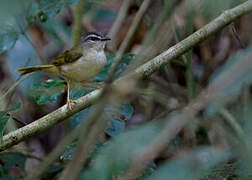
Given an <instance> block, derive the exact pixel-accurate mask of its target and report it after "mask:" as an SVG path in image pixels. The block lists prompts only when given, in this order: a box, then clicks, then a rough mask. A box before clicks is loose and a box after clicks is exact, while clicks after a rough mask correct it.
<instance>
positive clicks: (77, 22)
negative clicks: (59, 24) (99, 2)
mask: <svg viewBox="0 0 252 180" xmlns="http://www.w3.org/2000/svg"><path fill="white" fill-rule="evenodd" d="M84 4H85V0H80V1H79V2H78V3H77V4H76V6H75V10H74V25H73V31H72V37H73V47H76V46H78V45H79V43H80V37H81V29H82V17H83V13H84Z"/></svg>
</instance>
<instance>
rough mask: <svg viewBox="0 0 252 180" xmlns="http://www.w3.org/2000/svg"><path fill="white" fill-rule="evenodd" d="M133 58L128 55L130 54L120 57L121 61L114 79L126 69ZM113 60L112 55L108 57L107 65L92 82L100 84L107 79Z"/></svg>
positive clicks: (131, 55)
mask: <svg viewBox="0 0 252 180" xmlns="http://www.w3.org/2000/svg"><path fill="white" fill-rule="evenodd" d="M134 57H135V55H133V54H130V53H128V54H125V55H124V56H123V57H122V61H121V63H120V64H119V66H118V68H117V71H116V73H115V79H116V78H118V77H119V76H120V75H121V74H122V73H123V72H124V71H125V69H126V68H127V66H128V65H129V63H130V62H131V60H132V59H133V58H134ZM114 58H115V56H114V55H109V56H108V57H107V64H106V65H105V67H104V68H103V70H102V71H101V72H100V73H99V74H98V75H97V76H95V77H94V81H98V82H101V81H105V80H106V79H107V78H108V73H109V69H110V67H111V65H112V63H113V61H114Z"/></svg>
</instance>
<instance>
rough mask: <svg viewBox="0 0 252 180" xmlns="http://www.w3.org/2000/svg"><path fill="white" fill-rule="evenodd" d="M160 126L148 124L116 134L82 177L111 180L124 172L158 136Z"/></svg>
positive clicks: (87, 179)
mask: <svg viewBox="0 0 252 180" xmlns="http://www.w3.org/2000/svg"><path fill="white" fill-rule="evenodd" d="M160 128H162V127H160V126H157V125H156V124H154V123H149V124H146V125H144V126H142V127H139V128H135V129H134V130H131V131H128V132H125V133H121V134H120V135H118V136H115V137H114V138H113V139H112V141H111V142H110V143H107V144H106V145H105V146H104V147H103V148H102V149H101V150H100V151H99V152H98V153H97V155H96V156H95V157H94V159H93V161H92V164H91V166H90V169H89V170H87V171H85V172H84V173H82V174H81V178H82V179H85V180H89V179H101V180H110V179H113V178H114V177H116V176H118V175H120V174H121V173H122V172H124V171H125V170H126V169H127V168H128V167H129V166H130V164H131V160H132V159H135V158H136V157H137V156H138V155H139V154H138V152H140V150H142V149H144V148H146V146H147V145H148V144H149V143H150V142H151V141H152V140H153V139H154V138H155V137H156V135H157V134H158V133H159V131H160Z"/></svg>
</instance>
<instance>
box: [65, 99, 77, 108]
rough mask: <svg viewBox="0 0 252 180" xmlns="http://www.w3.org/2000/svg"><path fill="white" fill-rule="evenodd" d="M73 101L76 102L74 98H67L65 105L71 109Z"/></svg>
mask: <svg viewBox="0 0 252 180" xmlns="http://www.w3.org/2000/svg"><path fill="white" fill-rule="evenodd" d="M75 103H76V101H75V100H72V99H69V100H67V107H68V108H69V109H70V110H72V109H73V107H72V104H75Z"/></svg>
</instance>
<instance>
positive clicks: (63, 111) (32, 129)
mask: <svg viewBox="0 0 252 180" xmlns="http://www.w3.org/2000/svg"><path fill="white" fill-rule="evenodd" d="M251 11H252V1H251V0H249V1H246V2H244V3H242V4H241V5H239V6H237V7H235V8H233V9H230V10H227V11H225V12H223V13H222V14H221V15H220V16H219V17H217V18H216V19H214V20H213V21H212V22H210V23H209V24H207V25H206V26H204V27H203V28H201V29H199V30H198V31H196V32H195V33H193V34H192V35H190V36H189V37H187V38H186V39H184V40H183V41H181V42H179V43H177V44H176V45H175V46H172V47H171V48H169V49H168V50H167V51H165V52H163V53H161V54H160V55H158V56H157V57H155V58H153V59H152V60H150V61H149V62H147V63H145V64H144V65H142V66H140V67H139V68H137V69H136V70H134V71H133V72H132V73H129V74H128V75H126V76H123V77H121V78H119V79H118V80H117V81H116V82H115V84H117V83H120V82H123V81H124V82H125V80H127V79H128V78H132V77H147V76H149V75H150V74H151V73H153V72H154V71H156V70H157V69H159V68H160V67H161V66H163V65H165V64H167V63H169V62H170V61H171V60H172V59H175V58H177V57H179V56H181V55H182V54H184V53H185V52H186V51H188V50H189V49H191V48H192V47H193V46H195V45H196V44H198V43H200V42H202V41H203V40H205V39H206V38H207V37H209V36H210V35H212V34H214V33H215V32H217V31H218V30H220V29H221V28H223V27H224V26H226V25H228V24H229V23H231V22H232V21H234V20H235V19H237V18H239V17H240V16H242V15H245V14H248V13H249V12H251ZM100 93H101V90H95V91H92V92H91V93H89V94H87V95H86V96H84V97H81V98H79V99H78V100H77V101H76V104H74V105H73V110H72V111H70V110H69V109H68V108H67V107H66V105H64V106H63V107H60V108H59V109H57V110H55V111H53V112H52V113H50V114H47V115H46V116H44V117H42V118H40V119H38V120H36V121H34V122H32V123H31V124H28V125H27V126H24V127H22V128H20V129H18V130H16V131H13V132H10V133H9V134H7V135H5V136H4V137H3V140H2V142H1V144H0V150H5V149H7V148H8V147H10V146H13V145H15V144H17V143H19V142H21V141H23V140H24V139H25V138H28V137H30V136H33V135H34V134H36V133H38V132H41V131H44V130H46V129H48V128H50V127H52V126H53V125H55V124H57V123H59V122H61V121H63V120H64V119H66V118H68V117H70V116H71V115H73V114H75V113H77V112H79V111H81V110H83V109H85V108H87V107H88V106H90V105H91V104H93V103H94V102H95V101H96V100H97V98H99V95H100Z"/></svg>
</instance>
